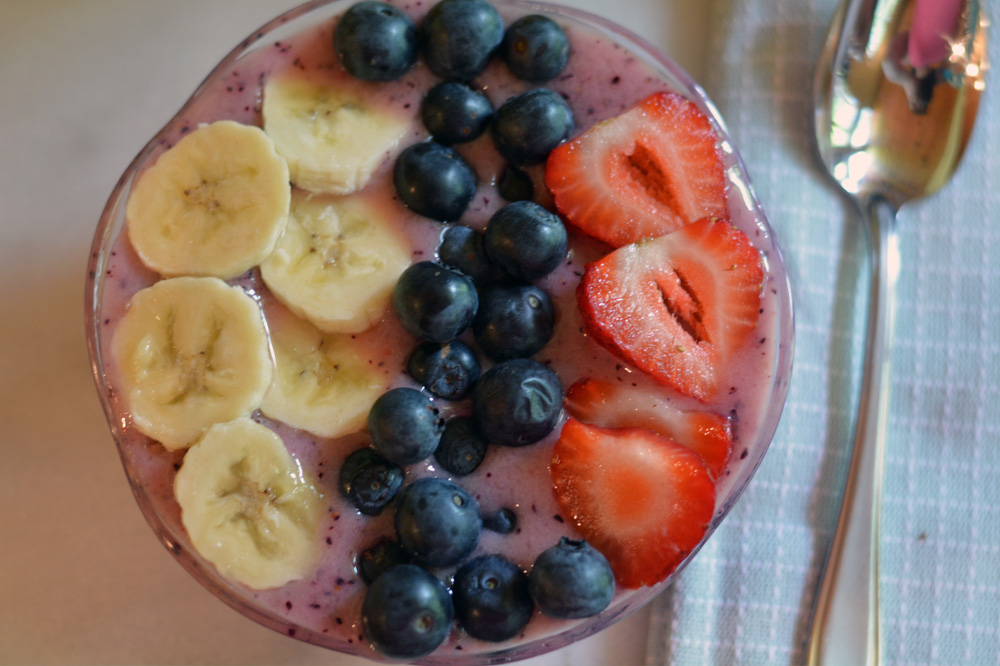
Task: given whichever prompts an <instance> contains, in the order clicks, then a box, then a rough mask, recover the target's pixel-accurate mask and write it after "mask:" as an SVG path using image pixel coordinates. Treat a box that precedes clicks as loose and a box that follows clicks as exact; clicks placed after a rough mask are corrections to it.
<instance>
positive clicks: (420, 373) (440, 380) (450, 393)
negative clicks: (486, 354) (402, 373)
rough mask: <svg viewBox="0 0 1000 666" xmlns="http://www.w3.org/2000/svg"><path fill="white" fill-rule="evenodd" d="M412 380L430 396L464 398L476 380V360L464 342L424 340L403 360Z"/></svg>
mask: <svg viewBox="0 0 1000 666" xmlns="http://www.w3.org/2000/svg"><path fill="white" fill-rule="evenodd" d="M406 369H407V372H409V373H410V376H411V377H413V380H414V381H416V382H417V383H419V384H420V385H422V386H423V387H424V388H426V389H427V390H428V391H429V392H430V394H431V395H433V396H434V397H436V398H444V399H445V400H461V399H462V398H464V397H466V396H467V395H468V394H469V392H470V391H472V386H473V385H474V384H475V383H476V380H477V379H479V359H478V358H477V357H476V352H474V351H472V348H471V347H469V346H468V345H467V344H465V343H464V342H461V341H459V340H452V341H451V342H445V343H443V344H442V343H439V342H423V343H421V344H419V345H417V347H416V349H414V350H413V352H412V353H411V354H410V358H409V359H408V360H407V363H406Z"/></svg>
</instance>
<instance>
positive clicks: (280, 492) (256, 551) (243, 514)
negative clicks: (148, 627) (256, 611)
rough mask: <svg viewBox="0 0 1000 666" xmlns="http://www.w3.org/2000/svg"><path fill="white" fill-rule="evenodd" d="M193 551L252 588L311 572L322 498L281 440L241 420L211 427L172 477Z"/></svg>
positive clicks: (317, 552)
mask: <svg viewBox="0 0 1000 666" xmlns="http://www.w3.org/2000/svg"><path fill="white" fill-rule="evenodd" d="M174 496H175V497H176V499H177V503H178V504H179V505H180V507H181V521H182V522H183V523H184V529H185V530H187V533H188V536H189V537H190V538H191V544H192V545H193V546H194V548H195V550H197V551H198V553H200V554H201V556H202V557H204V558H205V559H206V560H208V561H209V562H211V563H212V564H214V565H215V567H216V568H217V569H218V570H219V572H220V573H221V574H222V575H223V576H225V577H227V578H229V579H232V580H235V581H238V582H240V583H243V584H244V585H247V586H248V587H252V588H255V589H266V588H271V587H279V586H281V585H284V584H285V583H287V582H289V581H292V580H297V579H300V578H303V577H305V576H308V575H309V574H310V573H312V571H313V570H314V569H315V568H316V565H317V564H318V563H319V556H320V553H321V549H320V547H319V536H318V531H319V523H320V520H321V519H322V517H323V512H324V507H323V501H322V495H321V494H320V493H319V492H318V491H317V490H316V487H315V485H313V482H312V480H311V479H308V478H306V475H305V473H304V472H303V471H302V467H301V465H299V463H298V461H297V460H296V459H295V458H293V457H292V456H291V455H290V454H289V453H288V450H287V449H286V448H285V445H284V443H283V442H282V440H281V438H280V437H279V436H278V435H277V434H275V433H274V432H273V431H271V430H269V429H268V428H266V427H265V426H262V425H260V424H259V423H256V422H254V421H252V420H250V419H249V418H246V417H243V418H239V419H236V420H233V421H230V422H228V423H219V424H216V425H214V426H212V427H211V428H210V429H209V430H208V432H206V433H205V436H204V437H202V438H201V439H200V440H199V441H198V443H197V444H195V445H194V446H192V447H191V448H190V449H189V450H188V451H187V452H186V453H185V454H184V462H183V463H182V464H181V468H180V470H178V472H177V476H176V478H175V479H174Z"/></svg>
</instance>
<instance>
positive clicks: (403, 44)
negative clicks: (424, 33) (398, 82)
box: [333, 1, 417, 81]
mask: <svg viewBox="0 0 1000 666" xmlns="http://www.w3.org/2000/svg"><path fill="white" fill-rule="evenodd" d="M333 43H334V46H335V47H336V52H337V58H338V59H339V60H340V64H341V65H342V66H343V68H344V69H345V70H347V73H348V74H350V75H351V76H353V77H355V78H358V79H361V80H363V81H392V80H394V79H398V78H399V77H400V76H402V75H403V74H405V73H406V72H407V71H408V70H409V69H410V67H412V66H413V63H414V62H416V60H417V28H416V26H415V25H413V21H411V20H410V19H409V17H408V16H406V14H404V13H403V12H401V11H400V10H399V9H397V8H396V7H393V6H392V5H388V4H386V3H384V2H370V1H365V2H359V3H357V4H355V5H353V6H352V7H351V8H350V9H348V10H347V11H346V12H344V15H343V16H342V17H341V18H340V21H338V22H337V28H336V30H335V31H334V38H333Z"/></svg>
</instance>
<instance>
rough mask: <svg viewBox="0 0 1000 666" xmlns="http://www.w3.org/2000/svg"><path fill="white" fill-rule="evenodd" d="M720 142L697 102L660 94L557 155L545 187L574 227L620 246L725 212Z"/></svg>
mask: <svg viewBox="0 0 1000 666" xmlns="http://www.w3.org/2000/svg"><path fill="white" fill-rule="evenodd" d="M718 143H719V137H718V134H716V132H715V129H714V128H713V127H712V124H711V122H709V120H708V117H707V116H705V114H703V113H702V112H701V111H700V110H699V109H698V107H697V106H695V104H694V103H693V102H691V101H689V100H687V99H685V98H684V97H681V96H680V95H676V94H674V93H658V94H655V95H652V96H651V97H648V98H647V99H646V100H645V101H643V102H641V103H639V104H638V105H636V106H634V107H633V108H631V109H629V110H628V111H626V112H624V113H622V114H621V115H619V116H616V117H614V118H611V119H609V120H606V121H604V122H602V123H599V124H597V125H595V126H594V127H592V128H591V129H589V130H588V131H587V132H585V133H584V134H581V135H580V136H579V137H577V138H576V139H574V140H572V141H569V142H566V143H564V144H562V145H560V146H559V147H558V148H556V149H555V150H553V151H552V152H551V153H550V154H549V158H548V162H547V163H546V166H545V184H546V185H547V186H548V188H549V190H550V191H551V192H552V196H553V198H554V200H555V205H556V208H557V209H558V210H559V212H560V213H562V215H563V216H564V217H565V218H566V220H567V221H568V222H569V223H570V224H572V225H573V226H575V227H577V228H578V229H579V230H580V231H582V232H583V233H585V234H587V235H590V236H593V237H594V238H597V239H600V240H602V241H604V242H606V243H609V244H610V245H612V246H614V247H620V246H622V245H626V244H628V243H632V242H634V241H637V240H639V239H641V238H648V237H651V236H662V235H663V234H665V233H669V232H671V231H674V230H675V229H679V228H680V227H682V226H684V225H685V224H689V223H691V222H694V221H695V220H697V219H699V218H702V217H708V216H712V215H716V216H721V215H725V214H726V210H727V209H726V179H725V173H724V168H723V164H722V159H721V157H720V154H719V147H718Z"/></svg>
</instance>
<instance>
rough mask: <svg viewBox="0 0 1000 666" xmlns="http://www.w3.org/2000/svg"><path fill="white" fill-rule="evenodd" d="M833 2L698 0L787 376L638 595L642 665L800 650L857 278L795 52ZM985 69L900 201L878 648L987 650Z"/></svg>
mask: <svg viewBox="0 0 1000 666" xmlns="http://www.w3.org/2000/svg"><path fill="white" fill-rule="evenodd" d="M836 3H837V0H714V2H713V7H712V16H711V23H710V25H711V26H712V28H711V31H712V36H711V43H710V45H709V49H708V52H709V53H710V54H711V55H710V60H709V62H708V63H706V71H707V72H708V73H707V76H706V79H705V88H706V90H707V91H708V93H709V95H710V96H711V97H712V99H713V100H714V101H715V103H716V104H717V106H718V107H719V109H720V110H721V113H722V115H723V117H724V118H725V120H726V123H727V125H728V127H729V130H730V132H731V134H732V135H733V137H734V140H735V141H736V143H737V145H738V146H739V149H740V151H741V153H742V155H743V157H744V159H745V161H746V163H747V165H748V169H749V172H750V177H751V179H752V181H753V183H754V186H755V188H756V191H757V194H758V196H759V198H760V200H761V202H762V205H763V207H764V210H765V212H766V213H767V214H768V217H769V219H770V221H771V224H772V226H773V227H774V229H775V233H776V235H777V238H778V240H779V243H780V244H781V245H782V247H783V251H784V257H785V261H786V262H787V264H788V266H789V270H790V274H791V279H792V283H793V292H794V298H795V306H796V349H795V361H794V373H793V379H792V382H791V388H790V393H789V398H788V402H787V405H786V407H785V411H784V415H783V417H782V420H781V424H780V426H779V428H778V433H777V436H776V438H775V440H774V442H773V444H772V445H771V448H770V450H769V452H768V453H767V456H766V457H765V460H764V463H763V465H762V466H761V468H760V470H759V471H758V473H757V475H756V477H755V478H754V480H753V481H752V482H751V484H750V487H749V488H748V489H747V491H746V493H745V494H744V496H743V498H742V499H741V501H740V502H739V503H738V504H737V506H736V507H735V508H734V509H733V511H732V512H731V514H730V515H729V516H728V518H726V520H725V521H724V522H723V524H722V526H721V527H720V528H719V530H718V531H717V532H716V534H715V535H714V536H713V538H712V539H711V540H710V541H709V542H708V543H707V544H706V546H705V548H703V549H702V551H701V553H700V554H699V555H698V556H697V557H696V558H694V560H693V561H692V563H691V565H690V566H689V567H688V568H687V569H686V570H685V571H684V572H683V573H682V574H681V576H680V578H679V580H678V581H677V583H676V584H675V585H674V586H672V588H671V589H670V590H668V591H667V592H666V593H665V594H664V595H662V596H661V597H659V598H658V599H657V600H656V601H655V602H654V604H655V605H654V607H653V611H652V626H651V627H650V633H649V636H650V644H649V651H648V663H650V664H667V663H670V664H726V665H729V664H797V663H802V662H803V661H804V660H805V651H804V645H805V638H806V636H805V632H806V628H807V623H808V619H809V612H810V608H811V605H812V603H813V599H814V596H815V590H816V585H817V580H818V574H819V566H820V564H821V562H822V560H823V557H824V553H825V552H826V549H827V547H828V545H829V541H830V538H831V535H832V532H833V527H834V524H835V521H836V510H837V506H838V503H839V498H840V492H841V488H842V484H843V480H844V475H845V473H846V469H847V458H848V454H849V447H850V444H849V442H850V441H851V436H852V432H853V422H854V410H855V405H856V402H857V393H858V382H859V378H860V359H861V356H862V354H863V328H864V318H865V305H866V302H867V290H868V274H867V270H868V268H867V267H868V260H867V247H866V243H865V241H864V236H863V234H862V233H861V228H860V226H859V221H858V219H857V214H856V212H855V209H854V208H853V207H852V206H851V205H850V204H849V203H848V202H847V200H846V199H845V198H844V197H843V196H842V195H840V194H839V192H838V191H837V190H836V189H835V187H834V186H833V185H832V184H831V183H830V182H829V181H828V180H827V179H826V177H825V176H824V174H823V173H822V172H821V170H820V169H819V168H818V167H817V161H816V158H815V156H814V152H813V143H812V132H813V130H812V120H811V119H812V110H811V100H812V76H813V68H814V66H815V62H816V57H817V54H818V51H819V48H820V45H821V44H822V41H823V37H824V35H825V32H826V25H827V23H828V22H829V20H830V18H831V16H832V14H833V12H834V9H835V7H836ZM984 9H985V10H986V11H987V12H990V9H992V8H991V7H989V6H985V7H984ZM991 15H992V14H991ZM995 27H996V26H995ZM992 38H993V41H992V43H991V45H990V50H991V52H992V58H991V60H992V61H993V62H1000V59H998V58H997V48H996V45H997V40H1000V35H998V34H996V31H994V34H993V35H992ZM997 76H1000V72H993V76H992V77H990V76H988V77H987V89H986V92H985V93H984V95H983V98H982V100H981V106H980V110H979V121H978V123H977V126H976V128H975V131H974V133H973V139H972V143H971V145H970V147H969V149H968V151H967V152H966V155H965V157H964V159H963V162H962V165H961V167H960V169H959V171H958V173H957V174H956V175H955V176H954V177H953V179H952V180H951V181H950V182H949V183H948V184H947V185H946V186H945V188H944V189H943V190H942V191H940V192H938V193H937V194H936V195H934V196H932V197H929V198H927V199H923V200H920V201H917V202H913V203H910V204H908V205H906V206H904V207H903V210H902V211H901V213H900V223H899V233H900V242H901V251H902V257H903V259H902V272H901V275H900V280H899V282H900V292H899V294H898V319H897V328H896V331H897V333H896V343H895V349H894V354H895V355H894V366H893V371H892V377H891V381H892V403H891V410H890V411H891V413H890V416H889V428H890V434H889V441H888V452H887V473H888V478H887V479H886V482H885V496H884V516H883V519H884V531H883V536H882V543H881V546H882V549H883V551H882V552H883V561H882V566H881V570H880V582H881V593H882V604H883V605H882V622H883V632H884V633H883V636H882V639H883V645H882V657H883V659H884V660H885V663H889V664H995V663H997V662H998V660H1000V390H998V386H1000V248H998V243H1000V182H998V178H1000V174H998V170H997V167H998V166H1000V161H998V159H1000V158H998V154H1000V108H998V106H1000V98H998V96H997V93H998V90H997V88H998V87H1000V79H998V78H997Z"/></svg>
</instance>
